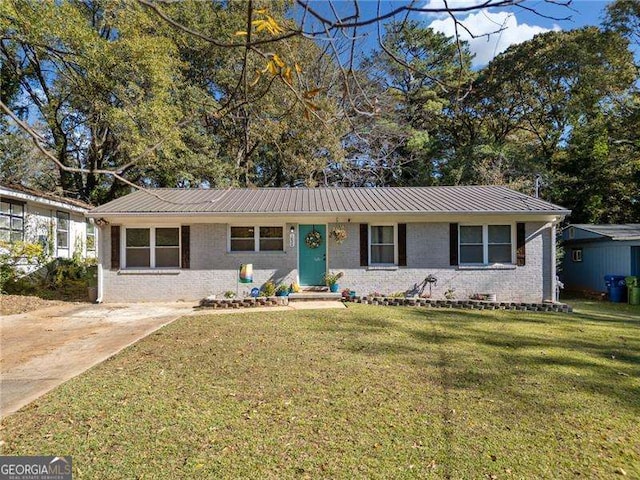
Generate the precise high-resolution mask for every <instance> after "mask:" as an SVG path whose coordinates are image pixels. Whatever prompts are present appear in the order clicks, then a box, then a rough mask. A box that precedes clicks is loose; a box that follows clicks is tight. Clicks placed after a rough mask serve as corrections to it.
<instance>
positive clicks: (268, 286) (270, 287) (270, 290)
mask: <svg viewBox="0 0 640 480" xmlns="http://www.w3.org/2000/svg"><path fill="white" fill-rule="evenodd" d="M275 294H276V284H275V283H273V281H272V280H269V281H268V282H266V283H265V284H264V285H262V295H264V296H265V297H273V296H274V295H275Z"/></svg>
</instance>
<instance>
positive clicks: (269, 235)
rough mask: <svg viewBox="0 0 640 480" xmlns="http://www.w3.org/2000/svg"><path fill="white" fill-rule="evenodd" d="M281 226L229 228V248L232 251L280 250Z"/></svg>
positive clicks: (281, 247) (282, 239) (281, 248)
mask: <svg viewBox="0 0 640 480" xmlns="http://www.w3.org/2000/svg"><path fill="white" fill-rule="evenodd" d="M283 231H284V229H283V227H271V226H246V227H230V228H229V248H230V250H231V251H232V252H268V251H271V252H282V251H283V250H284V235H283Z"/></svg>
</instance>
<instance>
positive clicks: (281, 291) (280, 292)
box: [276, 283, 289, 297]
mask: <svg viewBox="0 0 640 480" xmlns="http://www.w3.org/2000/svg"><path fill="white" fill-rule="evenodd" d="M287 296H289V287H287V286H286V285H285V284H284V283H281V284H280V285H278V288H277V289H276V297H287Z"/></svg>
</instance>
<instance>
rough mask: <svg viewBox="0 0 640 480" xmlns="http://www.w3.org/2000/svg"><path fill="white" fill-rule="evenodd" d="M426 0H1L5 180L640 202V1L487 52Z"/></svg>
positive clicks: (92, 186) (607, 208)
mask: <svg viewBox="0 0 640 480" xmlns="http://www.w3.org/2000/svg"><path fill="white" fill-rule="evenodd" d="M489 3H490V4H491V6H493V7H494V8H502V7H507V6H512V7H513V6H514V5H515V6H516V7H519V8H531V7H525V5H527V4H526V3H525V2H519V1H498V0H495V1H492V2H489ZM554 3H558V2H554ZM328 5H330V6H333V4H332V3H331V4H328ZM415 5H417V4H414V3H412V2H407V3H402V2H401V3H398V4H397V5H394V8H392V9H391V10H381V7H378V11H377V15H376V16H374V17H366V16H364V14H362V13H361V12H360V10H359V9H358V2H354V3H353V12H352V13H351V14H344V13H342V14H340V13H339V11H338V9H335V8H334V9H333V10H331V12H330V13H326V12H325V10H330V9H324V10H323V9H321V10H316V9H314V6H313V4H308V3H307V2H305V1H302V0H299V1H297V2H289V1H284V0H273V1H256V0H252V1H247V2H199V1H196V0H187V1H184V2H175V3H155V2H150V1H147V0H138V1H137V2H135V3H134V2H116V1H111V0H98V1H89V0H63V1H60V2H37V1H33V0H6V1H4V2H0V31H2V36H1V37H0V61H1V64H0V107H2V116H1V117H0V181H10V182H20V183H24V184H25V185H28V186H32V187H38V188H44V189H47V190H51V191H54V190H57V191H58V192H60V193H62V194H64V195H67V196H71V197H76V198H81V199H84V200H88V201H91V202H94V203H102V202H105V201H108V200H110V199H113V198H115V197H117V196H119V195H122V194H123V193H126V192H128V191H130V189H131V187H132V186H138V187H153V186H184V187H196V186H204V187H216V186H289V187H296V186H301V185H306V186H316V185H371V186H376V185H450V184H504V185H508V186H511V187H513V188H516V189H518V190H521V191H524V192H526V193H532V189H533V178H534V176H535V175H541V176H542V178H543V190H542V194H543V196H544V198H546V199H548V200H551V201H554V202H557V203H559V204H562V205H564V206H566V207H568V208H570V209H572V210H573V214H572V217H571V220H572V221H574V222H631V221H640V207H639V205H640V202H639V195H640V192H639V191H638V186H639V183H638V181H639V180H640V172H639V170H640V166H639V162H638V160H639V158H640V157H639V149H640V137H639V136H640V96H639V95H638V85H639V82H638V76H639V69H638V67H637V65H636V60H635V59H634V55H633V50H632V49H633V48H637V47H638V46H640V42H639V39H640V32H639V30H638V28H639V27H638V25H640V23H639V22H640V20H639V19H640V2H639V1H638V0H617V1H615V2H613V3H611V4H610V5H609V6H608V7H607V15H606V18H605V19H604V20H603V23H602V25H600V26H591V27H585V28H578V29H572V30H564V31H551V32H547V33H544V34H539V35H536V36H535V37H534V38H533V39H531V40H529V41H526V42H523V43H520V44H518V45H514V46H512V47H510V48H509V49H507V50H506V51H505V52H503V53H502V54H500V55H498V56H496V57H495V58H494V59H493V60H492V61H491V62H490V63H489V64H488V65H486V66H484V67H482V68H479V69H477V68H476V69H474V68H473V67H472V58H473V57H472V54H471V52H470V49H469V47H468V45H467V44H466V43H465V42H463V41H461V40H460V38H459V37H448V36H446V35H444V34H442V33H439V32H435V31H433V30H431V29H429V28H428V27H426V26H425V24H424V23H423V22H422V21H421V20H420V19H418V18H417V17H415V16H413V17H411V16H410V14H411V13H415V12H417V11H425V10H429V9H433V8H435V7H433V6H429V5H431V3H429V4H425V6H422V7H420V6H418V7H416V6H415ZM536 5H537V4H536ZM483 6H484V5H483ZM481 7H482V6H469V7H465V8H466V10H462V7H460V6H454V7H452V8H450V7H446V8H445V10H446V11H448V12H449V13H450V14H451V15H452V17H454V18H455V13H456V12H459V11H469V9H474V8H481ZM412 9H413V10H412ZM456 21H457V20H456ZM367 25H375V26H376V29H377V31H378V42H377V47H376V48H374V49H373V50H371V51H368V52H367V51H365V52H360V51H359V45H358V39H359V38H361V37H360V32H361V29H362V28H364V27H366V26H367ZM456 26H458V27H460V28H463V27H464V25H461V24H458V23H456ZM497 28H498V29H499V27H497ZM359 54H361V55H359Z"/></svg>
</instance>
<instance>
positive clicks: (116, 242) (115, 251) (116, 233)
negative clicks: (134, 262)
mask: <svg viewBox="0 0 640 480" xmlns="http://www.w3.org/2000/svg"><path fill="white" fill-rule="evenodd" d="M111 268H112V269H114V270H118V269H119V268H120V227H119V226H118V225H111Z"/></svg>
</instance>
